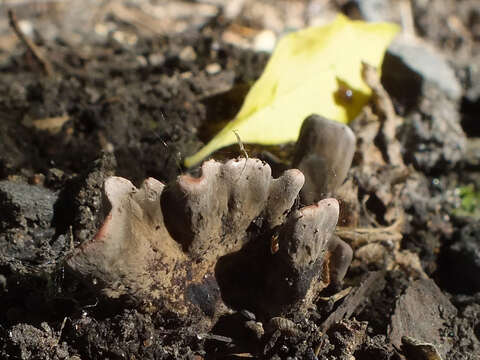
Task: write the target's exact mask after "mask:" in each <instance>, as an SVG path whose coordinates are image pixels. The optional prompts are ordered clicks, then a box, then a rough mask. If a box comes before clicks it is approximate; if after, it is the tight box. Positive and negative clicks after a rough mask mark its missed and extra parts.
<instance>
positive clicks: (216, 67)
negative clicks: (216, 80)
mask: <svg viewBox="0 0 480 360" xmlns="http://www.w3.org/2000/svg"><path fill="white" fill-rule="evenodd" d="M205 71H206V72H207V74H208V75H215V74H218V73H219V72H220V71H222V67H221V66H220V64H218V63H213V64H208V65H207V67H206V68H205Z"/></svg>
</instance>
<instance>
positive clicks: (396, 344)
mask: <svg viewBox="0 0 480 360" xmlns="http://www.w3.org/2000/svg"><path fill="white" fill-rule="evenodd" d="M262 3H263V2H262ZM264 3H265V4H266V5H265V6H274V5H272V4H269V3H270V2H268V1H265V2H264ZM299 3H304V2H299ZM332 3H333V4H335V8H336V9H343V10H345V11H347V10H348V9H349V7H348V6H347V5H346V3H348V2H346V1H336V2H332ZM282 4H283V3H282ZM412 4H413V9H412V11H413V13H412V14H413V19H414V23H415V25H416V28H417V32H418V34H419V35H420V36H421V37H423V38H424V39H425V40H426V41H429V42H430V43H432V44H434V45H435V46H437V48H438V49H439V51H441V52H442V54H443V55H444V56H445V57H446V58H447V60H448V62H449V63H450V64H451V65H452V67H453V69H454V70H455V74H456V76H457V78H458V79H459V80H460V83H461V85H462V91H463V92H462V94H463V95H462V97H461V98H460V99H451V98H449V97H448V96H447V95H446V94H445V93H444V92H442V90H441V89H439V88H438V87H437V86H436V85H435V84H432V83H430V82H428V81H425V82H421V83H415V82H414V83H411V84H410V86H412V89H411V91H404V89H402V90H401V91H395V89H394V88H393V89H392V87H394V86H395V85H394V83H393V85H392V83H389V82H388V80H386V79H388V76H384V86H385V88H386V89H387V90H388V92H389V93H390V96H391V98H392V101H393V104H394V106H395V111H396V114H397V115H398V116H400V117H401V118H402V126H400V128H399V130H398V134H397V135H396V139H394V140H391V142H392V143H393V142H396V143H398V144H400V146H401V156H402V159H401V161H402V162H404V164H403V165H404V166H405V169H408V171H407V170H406V171H407V172H406V173H405V174H407V175H405V174H403V173H402V174H400V175H398V174H397V175H398V176H397V175H395V174H394V173H393V172H392V169H391V168H389V167H388V166H389V165H388V164H384V165H382V166H380V167H378V168H374V167H369V168H367V167H366V165H365V164H367V163H368V158H367V159H366V158H365V156H364V155H365V154H364V155H362V154H361V153H360V151H359V150H360V149H363V148H362V146H363V145H362V144H360V145H358V147H357V154H356V155H355V158H354V163H353V167H352V169H351V170H350V172H349V177H348V178H347V182H349V184H353V185H351V186H353V188H354V191H351V194H355V195H354V196H353V197H354V198H355V202H351V203H349V202H348V199H347V198H345V199H344V200H345V201H344V206H346V208H345V209H344V210H343V211H345V212H344V214H343V220H344V221H343V222H342V223H341V225H345V224H347V225H348V224H350V225H352V224H354V225H355V227H358V228H361V229H364V228H371V227H372V226H373V225H372V224H376V225H375V227H378V228H380V229H385V228H387V227H388V226H390V225H392V223H394V222H395V220H396V218H395V216H394V215H392V214H394V213H395V211H396V210H398V209H400V211H401V212H402V214H403V223H402V224H403V225H402V228H401V231H400V230H399V231H397V230H395V229H393V230H392V229H390V228H389V229H390V230H389V231H386V232H382V233H375V234H380V235H381V236H383V238H381V239H380V240H379V241H378V243H379V244H381V246H383V247H384V249H391V251H390V254H388V256H387V255H386V256H385V258H384V259H382V260H381V261H380V260H378V261H377V260H375V261H373V260H371V259H372V258H374V255H375V254H378V252H375V251H377V250H378V249H377V248H375V249H374V248H373V247H372V248H371V249H369V252H368V253H367V251H364V252H361V251H359V252H358V254H359V255H358V256H357V257H356V258H355V260H354V262H353V263H352V266H351V267H350V270H349V272H348V274H347V277H346V279H345V281H344V284H343V287H342V288H341V289H339V288H337V289H332V288H327V289H326V290H325V291H324V292H323V293H322V294H321V296H322V298H321V299H319V300H318V302H317V303H316V306H314V307H313V308H311V309H309V311H308V312H307V313H306V314H305V313H290V314H288V316H287V317H288V319H283V320H282V321H283V322H281V323H279V324H276V325H275V324H274V325H271V326H268V323H264V324H261V326H260V324H259V322H258V321H259V319H256V317H255V314H251V313H249V312H248V311H235V312H232V313H231V314H229V315H225V316H224V317H222V318H221V319H220V320H219V321H218V322H217V324H216V325H215V326H214V327H213V329H212V330H211V331H209V332H206V333H197V332H195V330H194V327H192V326H191V325H192V324H191V323H188V321H187V322H185V321H183V320H181V319H179V318H178V317H177V316H176V315H175V314H173V313H165V312H162V313H155V312H153V313H152V312H149V311H145V309H140V308H138V307H136V306H135V304H132V303H131V302H129V301H128V299H124V298H120V299H107V298H106V297H103V296H101V295H100V294H99V293H98V292H96V291H94V290H93V289H92V287H91V286H89V284H87V283H85V282H84V281H83V280H82V279H81V278H79V277H77V276H76V275H75V274H72V273H69V272H68V271H65V268H64V264H65V259H66V258H67V257H68V256H69V255H70V254H71V253H72V249H73V248H74V247H76V246H78V245H79V244H80V243H82V242H84V241H86V240H88V239H90V238H92V237H93V236H95V234H96V232H97V230H98V228H99V226H100V224H101V222H102V221H103V216H105V214H106V213H107V212H108V210H109V209H106V208H105V206H104V201H103V199H102V192H101V189H102V187H103V182H104V180H105V179H106V178H107V177H108V176H110V175H113V174H115V175H118V176H123V177H125V178H128V179H130V180H131V181H132V182H133V183H134V184H135V185H136V186H138V185H139V184H140V183H141V182H142V181H143V180H144V179H145V178H147V177H154V178H156V179H158V180H160V181H162V182H166V183H168V182H171V181H173V180H175V179H176V177H177V176H178V175H179V174H180V173H181V172H183V171H185V169H184V168H182V160H183V158H184V157H185V156H186V155H190V154H192V153H194V152H195V151H196V150H198V149H199V148H200V147H201V146H202V145H203V144H204V143H205V141H206V140H208V138H209V136H211V135H212V134H213V133H215V132H216V131H217V130H218V129H219V128H221V126H222V125H223V124H224V120H225V119H226V118H228V117H229V116H232V115H233V114H235V112H236V110H237V109H238V107H239V106H240V104H241V100H242V99H243V96H244V95H245V93H246V90H247V89H248V88H249V86H251V84H252V82H253V81H254V80H255V79H257V78H258V77H259V75H260V74H261V72H262V70H263V68H264V66H265V64H266V61H267V60H268V54H266V53H261V52H257V51H254V50H252V49H242V48H239V47H236V46H234V45H231V44H226V43H225V42H224V41H223V40H224V39H223V38H222V34H223V33H224V32H225V30H226V29H227V28H228V29H230V28H229V26H230V25H231V23H235V20H231V19H230V20H228V18H227V17H226V15H222V16H213V17H209V18H208V20H206V21H205V22H204V24H203V26H201V27H198V28H195V29H189V30H187V31H185V32H179V33H176V32H171V33H164V34H160V35H158V34H156V35H152V34H151V33H148V32H147V33H145V31H140V30H139V28H138V27H135V26H131V24H125V19H124V20H121V19H118V18H113V19H108V21H106V22H105V24H112V23H114V24H117V26H118V27H119V29H123V30H124V31H125V34H127V35H128V34H134V35H135V36H136V39H137V40H136V42H135V43H134V44H133V45H132V44H127V43H126V42H122V41H119V40H118V39H116V38H113V37H108V36H107V37H103V38H102V37H98V36H96V35H95V34H92V33H90V34H88V33H87V34H83V35H81V41H78V34H77V35H75V34H74V33H73V32H69V31H65V32H63V33H62V32H60V33H57V35H56V37H55V38H52V37H49V36H47V35H46V34H47V32H46V30H45V28H43V27H41V26H40V25H38V34H37V35H36V43H38V44H39V45H40V46H41V48H42V50H43V53H44V54H45V56H46V58H47V59H48V61H50V62H51V63H52V66H53V70H54V75H53V76H46V75H45V74H44V73H43V71H42V67H41V66H40V65H39V64H38V62H37V61H36V60H35V59H34V58H33V57H32V55H31V53H30V52H29V51H27V50H26V48H25V46H24V44H22V43H21V42H16V43H15V45H14V46H10V47H2V50H1V51H0V72H1V77H0V118H1V119H2V120H1V121H0V308H1V309H2V311H1V312H0V358H2V359H71V360H74V359H75V360H76V359H124V358H128V359H190V360H200V359H239V358H245V357H246V358H248V357H250V358H258V359H311V360H314V359H352V358H355V359H360V360H363V359H414V358H415V355H411V354H412V353H411V352H409V351H407V350H406V349H407V347H406V345H405V343H403V340H402V334H405V333H406V332H409V334H406V335H409V336H413V337H415V336H416V337H418V338H420V337H422V339H420V340H423V341H428V342H429V343H436V342H437V343H438V344H445V343H448V346H443V345H442V346H438V348H439V349H440V350H441V351H440V350H439V351H440V352H441V356H442V358H443V359H455V360H457V359H458V360H460V359H462V360H463V359H479V358H480V355H479V354H480V322H479V319H480V286H479V284H478V283H479V282H478V279H477V278H476V277H475V276H473V275H472V274H474V273H475V272H476V271H478V270H479V269H478V267H479V266H480V265H479V263H480V254H479V245H478V244H479V242H480V237H479V236H480V235H479V227H478V219H477V218H475V217H474V216H470V215H469V214H464V213H462V214H460V213H459V212H458V211H456V209H457V210H458V208H459V206H460V204H461V201H462V199H461V198H460V195H459V190H458V189H459V188H460V187H462V186H466V185H468V184H474V186H476V189H477V191H478V189H480V170H479V169H478V167H477V166H476V165H475V164H478V163H479V159H480V155H479V154H478V151H476V150H474V149H475V148H474V144H475V143H476V142H478V136H479V134H480V132H479V131H478V125H475V121H477V120H478V108H479V106H480V90H479V89H480V75H479V74H480V71H479V70H478V68H480V67H479V66H480V21H479V19H480V13H479V10H478V5H477V3H476V0H463V1H457V2H455V1H441V0H435V1H427V2H425V1H423V2H412ZM445 4H446V5H445ZM192 6H193V5H192ZM279 6H280V5H279ZM281 6H284V5H281ZM20 10H21V9H17V11H18V13H19V14H22V11H20ZM40 10H41V11H43V10H42V9H40ZM47 10H48V11H52V10H51V9H50V8H47ZM55 11H56V10H55ZM90 11H92V13H93V12H94V11H93V10H92V9H90ZM312 11H313V10H312ZM60 14H61V12H60ZM452 14H453V15H452ZM27 15H28V11H27ZM247 15H248V14H247ZM247 15H245V14H244V15H242V16H247ZM292 16H293V15H292ZM47 18H48V16H47ZM226 19H227V20H226ZM242 19H243V20H242V21H243V23H242V24H243V25H245V24H248V22H247V23H245V18H242ZM47 22H48V21H47ZM458 24H463V25H462V26H463V27H462V26H461V25H458ZM243 25H242V26H243ZM72 26H74V25H72ZM109 26H110V25H109ZM0 28H1V27H0ZM125 29H126V30H125ZM42 30H44V31H45V35H44V36H45V38H42V36H41V35H42ZM4 31H6V32H5V33H6V34H10V35H12V34H11V33H9V32H8V27H7V28H6V30H5V29H4ZM74 35H75V36H77V38H75V36H74ZM12 36H13V35H12ZM13 37H14V36H13ZM75 39H77V40H75ZM211 64H217V65H218V66H219V70H218V71H210V70H207V68H208V65H211ZM407 94H408V97H407ZM412 94H414V95H415V96H414V98H412ZM52 118H56V119H57V120H56V121H60V125H58V123H54V124H53V125H52V123H49V124H50V125H48V124H47V126H46V128H43V129H42V128H41V125H40V124H45V122H43V123H42V122H37V121H38V120H42V121H45V119H52ZM58 118H60V120H58ZM359 124H360V125H359ZM352 126H353V127H355V126H360V129H363V130H362V131H365V129H366V126H365V124H363V125H362V123H361V121H360V122H358V123H357V125H352ZM376 131H377V130H376ZM367 133H368V132H365V133H362V132H360V133H359V136H360V137H361V136H369V135H368V134H367ZM374 135H375V136H376V135H378V134H377V133H375V134H374ZM375 136H374V137H375ZM366 138H367V137H363V139H366ZM386 138H387V137H385V136H384V137H382V138H381V139H380V140H379V138H378V137H377V138H375V139H376V140H375V141H376V143H375V146H376V147H377V148H376V150H375V151H378V153H380V154H382V153H383V155H385V154H386V153H388V150H389V142H388V141H386V142H385V139H386ZM382 139H383V140H382ZM382 141H383V143H382ZM372 143H373V140H372ZM289 146H290V148H291V147H292V146H291V144H290V145H287V147H277V148H271V147H268V148H266V147H259V146H248V147H247V151H248V152H249V156H250V157H254V156H259V157H261V158H262V159H264V160H267V161H268V162H270V165H271V166H272V168H274V173H275V171H276V170H275V169H283V168H284V164H285V163H286V162H288V161H290V160H291V158H289V156H291V155H290V154H291V150H289ZM472 149H473V150H472ZM272 154H274V155H272ZM239 155H241V153H240V151H239V149H238V147H237V146H231V147H228V148H226V149H222V150H220V151H219V152H218V153H217V154H215V157H216V158H218V159H225V158H234V157H237V156H239ZM362 156H364V157H362ZM278 158H280V160H281V162H276V161H274V160H275V159H278ZM383 159H385V156H384V157H383ZM369 164H371V163H369ZM472 164H473V165H472ZM403 165H402V166H403ZM194 171H195V170H194ZM399 184H401V190H399V189H400V187H399V186H398V185H399ZM351 196H352V195H351ZM349 204H356V205H358V204H361V205H362V206H363V207H362V208H359V207H358V206H360V205H358V206H357V207H355V206H354V205H352V208H350V209H349V208H348V205H349ZM349 211H351V212H350V213H349ZM352 212H355V213H352ZM372 218H374V220H372ZM392 234H393V235H392ZM398 234H400V238H401V240H400V241H398V242H397V241H396V240H392V239H393V238H394V235H395V236H396V235H398ZM380 235H378V236H380ZM354 247H355V246H354ZM358 248H361V247H360V246H358ZM382 251H383V252H381V254H385V250H382ZM415 256H418V259H419V261H418V266H417V265H416V264H414V263H413V262H412V261H411V259H412V258H414V257H415ZM369 259H370V260H369ZM375 259H377V258H375ZM362 260H363V261H362ZM367 260H368V261H367ZM409 261H410V262H409ZM350 286H351V287H352V288H351V289H350V290H348V291H349V292H348V293H346V294H345V295H344V296H341V297H340V296H338V297H336V294H339V293H341V291H340V290H345V289H347V288H348V287H350ZM412 304H413V305H412ZM409 306H412V307H413V308H415V306H417V307H416V308H415V309H416V312H412V313H414V314H415V315H414V316H418V317H420V315H421V313H422V311H424V312H427V311H428V310H429V308H430V307H433V308H434V310H432V312H431V313H429V315H430V316H431V319H430V320H431V321H429V324H435V326H434V327H433V325H432V326H430V327H428V326H427V327H428V329H427V330H425V332H426V333H427V332H428V336H424V334H422V333H419V332H416V331H417V330H418V328H415V329H410V330H408V329H407V328H406V327H402V326H403V325H404V324H405V322H408V316H407V315H411V314H409V312H408V308H409ZM406 309H407V310H406ZM405 319H407V320H405ZM262 320H263V319H262ZM287 320H288V321H287ZM410 321H412V322H413V323H414V322H415V321H419V322H421V319H417V318H415V319H410ZM402 324H403V325H402ZM409 325H411V324H409ZM417 351H420V350H418V349H417ZM408 354H409V355H408ZM419 354H420V356H422V354H423V353H421V352H420V353H419Z"/></svg>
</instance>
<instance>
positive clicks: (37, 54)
mask: <svg viewBox="0 0 480 360" xmlns="http://www.w3.org/2000/svg"><path fill="white" fill-rule="evenodd" d="M8 19H9V24H10V27H11V28H12V29H13V31H14V32H15V34H16V35H17V36H18V38H19V39H20V41H22V42H23V43H24V44H25V46H26V47H27V48H28V50H30V52H31V53H32V55H33V57H34V59H35V60H36V61H37V62H38V63H39V64H40V66H41V67H42V70H43V72H44V73H45V75H47V76H52V75H53V67H52V64H50V62H49V61H48V60H47V59H46V58H45V57H44V56H43V55H42V54H41V51H40V49H39V48H38V46H37V45H35V43H34V42H33V41H31V40H30V39H29V38H28V37H27V36H26V35H25V34H24V33H23V31H22V29H20V26H18V21H17V17H16V15H15V13H14V12H13V10H12V9H9V10H8Z"/></svg>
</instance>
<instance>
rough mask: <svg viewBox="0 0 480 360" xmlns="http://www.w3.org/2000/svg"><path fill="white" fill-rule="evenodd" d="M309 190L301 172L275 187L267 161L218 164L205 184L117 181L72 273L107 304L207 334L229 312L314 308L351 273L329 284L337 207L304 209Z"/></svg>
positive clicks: (212, 164) (333, 274)
mask: <svg viewBox="0 0 480 360" xmlns="http://www.w3.org/2000/svg"><path fill="white" fill-rule="evenodd" d="M303 183H304V176H303V174H302V173H301V172H300V171H299V170H296V169H291V170H288V171H286V172H285V173H284V174H283V175H282V176H280V177H279V178H277V179H273V178H272V176H271V169H270V167H269V166H268V165H267V164H265V163H262V162H261V161H260V160H258V159H238V160H230V161H228V162H227V163H225V164H222V163H219V162H217V161H213V160H210V161H207V162H205V163H204V164H203V166H202V175H201V176H200V177H199V178H195V177H192V176H190V175H182V176H179V177H178V179H177V181H176V182H175V183H174V184H171V185H168V186H165V185H164V184H162V183H161V182H159V181H157V180H155V179H152V178H149V179H147V180H145V182H144V183H143V184H142V186H141V187H140V188H139V189H137V188H136V187H135V186H133V185H132V183H131V182H130V181H128V180H126V179H123V178H120V177H110V178H108V179H107V180H106V181H105V184H104V193H105V195H106V197H105V198H106V200H107V201H108V203H109V204H110V206H111V210H110V212H109V213H108V215H107V216H106V218H105V220H104V221H103V224H102V225H101V227H100V229H99V230H98V232H97V234H96V236H95V237H94V238H92V239H90V240H87V241H86V242H84V243H82V244H81V245H80V246H78V247H77V248H76V249H75V250H74V252H73V254H72V255H71V256H70V257H69V259H68V260H67V265H68V266H69V267H70V268H71V269H72V270H74V271H75V272H77V273H79V274H81V275H82V276H84V277H86V278H87V279H90V280H91V283H92V284H96V286H97V287H99V288H100V290H101V291H102V293H103V294H105V295H106V296H108V297H111V298H118V297H120V296H127V297H128V298H130V299H132V300H134V301H135V302H136V303H138V304H142V305H144V306H147V307H148V308H149V309H158V310H169V311H172V312H174V313H176V314H177V315H178V316H179V317H180V318H183V319H195V320H196V321H199V320H200V322H198V323H197V324H201V325H199V326H202V327H209V326H211V325H212V324H213V323H214V321H215V320H216V319H218V317H219V316H220V315H222V314H224V313H225V312H226V311H227V309H228V307H232V308H237V309H242V308H243V309H249V310H251V311H253V312H255V313H256V314H257V315H258V316H259V317H260V318H270V317H273V316H279V315H282V314H285V313H287V312H289V311H291V310H292V309H295V308H299V307H308V306H309V305H310V304H311V302H312V301H313V300H314V298H315V296H316V295H317V294H318V291H319V290H321V289H322V288H324V287H325V286H326V285H328V280H329V279H330V278H335V279H336V281H338V278H339V277H343V275H344V274H345V272H346V268H347V267H348V265H349V264H347V266H346V267H344V268H342V269H340V270H339V269H337V268H335V269H330V271H329V275H328V276H325V275H324V274H323V275H322V269H324V268H325V267H326V266H327V265H328V259H329V254H330V253H332V254H334V256H337V257H338V253H339V251H338V250H339V249H340V248H338V241H337V240H336V239H334V238H332V234H333V232H334V229H335V226H336V223H337V220H338V212H339V207H338V202H337V201H336V200H335V199H325V200H322V201H320V202H318V203H315V204H312V205H309V206H306V207H303V208H300V209H298V208H297V206H296V199H297V196H298V193H299V191H300V189H301V187H302V186H303ZM332 239H333V240H332ZM272 242H276V245H277V248H276V251H272ZM340 253H342V252H341V251H340ZM335 254H337V255H335ZM342 254H343V253H342ZM343 264H345V262H343ZM343 266H344V265H343ZM327 268H328V267H327ZM93 279H95V281H93ZM326 280H327V281H326ZM340 280H341V279H340Z"/></svg>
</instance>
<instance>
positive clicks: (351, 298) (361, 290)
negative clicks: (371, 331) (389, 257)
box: [320, 271, 385, 333]
mask: <svg viewBox="0 0 480 360" xmlns="http://www.w3.org/2000/svg"><path fill="white" fill-rule="evenodd" d="M384 287H385V274H384V272H383V271H375V272H370V273H369V274H368V275H367V277H366V279H365V280H364V281H363V282H362V283H361V285H360V286H359V287H357V288H355V289H353V290H352V291H350V293H349V294H348V295H347V297H346V298H345V300H344V301H343V303H341V304H340V306H339V307H338V308H337V310H335V311H334V312H333V313H331V314H330V315H329V316H328V318H327V319H326V320H325V321H324V322H323V324H322V325H321V327H320V331H321V332H322V333H326V332H327V330H328V329H329V328H330V327H331V326H332V325H333V324H335V323H337V322H339V321H340V320H342V319H348V318H349V317H350V316H352V314H353V313H354V312H355V311H356V310H357V308H358V307H359V306H360V305H361V304H362V303H363V302H365V301H366V300H367V299H368V297H369V296H370V294H372V293H374V292H379V291H381V290H382V289H383V288H384Z"/></svg>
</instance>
